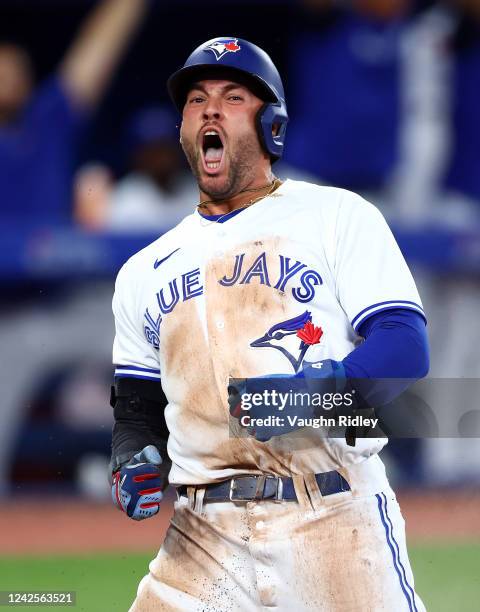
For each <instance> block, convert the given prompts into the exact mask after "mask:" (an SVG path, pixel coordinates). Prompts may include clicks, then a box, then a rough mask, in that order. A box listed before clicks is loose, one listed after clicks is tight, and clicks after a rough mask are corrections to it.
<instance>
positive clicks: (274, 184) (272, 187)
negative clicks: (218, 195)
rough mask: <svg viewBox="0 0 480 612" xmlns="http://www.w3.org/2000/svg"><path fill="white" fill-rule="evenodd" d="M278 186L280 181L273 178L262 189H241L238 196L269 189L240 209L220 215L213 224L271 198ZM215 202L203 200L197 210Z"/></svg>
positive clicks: (280, 183)
mask: <svg viewBox="0 0 480 612" xmlns="http://www.w3.org/2000/svg"><path fill="white" fill-rule="evenodd" d="M280 185H282V181H281V180H280V179H278V178H274V179H273V181H272V182H271V183H270V185H263V186H262V187H255V188H252V189H243V190H242V191H239V192H238V194H240V193H247V192H250V191H251V192H253V191H260V190H262V189H265V188H266V187H270V189H269V190H268V191H267V193H265V194H264V195H261V196H258V197H257V198H253V199H251V200H250V201H249V202H248V203H247V204H244V205H243V206H241V207H240V208H234V209H233V210H230V211H229V212H227V213H225V214H224V215H222V216H221V217H219V218H218V219H215V220H214V221H213V223H219V222H220V221H221V220H222V219H223V218H224V217H226V216H227V215H230V214H231V213H233V212H234V211H237V210H243V209H244V208H249V207H250V206H252V205H253V204H256V203H257V202H259V201H260V200H263V199H264V198H268V197H269V196H271V195H272V194H273V192H274V191H275V190H276V189H278V187H280ZM215 201H216V200H203V201H202V202H200V204H197V209H198V208H201V207H204V206H206V205H207V204H210V203H211V202H215ZM217 202H222V200H217ZM206 220H207V221H208V222H209V224H210V223H212V221H210V220H209V219H206Z"/></svg>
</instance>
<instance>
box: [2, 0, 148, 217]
mask: <svg viewBox="0 0 480 612" xmlns="http://www.w3.org/2000/svg"><path fill="white" fill-rule="evenodd" d="M147 6H148V1H147V0H105V1H104V2H102V3H101V4H100V5H99V6H98V7H97V8H96V9H95V10H94V11H93V13H92V14H91V15H90V17H89V18H88V19H87V22H86V23H85V24H84V26H83V27H82V28H81V30H80V32H79V34H78V36H77V37H76V39H75V40H74V42H73V44H72V46H71V47H70V49H69V50H68V52H67V53H66V55H65V57H64V59H63V61H62V62H61V64H60V67H59V69H58V71H57V72H56V74H55V75H54V76H52V77H51V78H49V79H47V81H46V82H44V83H42V84H41V85H40V86H39V87H37V88H34V86H33V80H34V79H33V71H32V65H31V62H30V59H29V57H28V55H27V53H26V51H25V50H24V49H22V48H20V47H19V46H17V45H15V44H11V43H7V42H3V43H2V42H0V194H1V207H0V215H1V217H2V218H3V219H4V220H10V221H11V220H17V221H19V222H22V223H25V222H31V221H37V222H38V221H39V220H40V219H41V220H43V221H45V220H46V221H66V220H69V218H70V215H71V210H70V209H71V179H72V171H73V164H74V158H75V145H76V143H77V139H78V136H79V133H80V130H81V128H82V127H83V126H84V122H85V119H86V118H87V117H88V115H89V113H91V112H92V110H93V109H94V108H95V106H96V104H97V103H98V101H99V99H100V97H101V95H102V94H103V93H104V91H105V89H106V87H107V85H108V82H109V80H110V77H111V76H112V74H113V71H114V70H115V68H116V66H117V64H118V62H119V60H120V57H121V54H122V52H123V51H124V49H125V47H126V45H127V43H128V41H129V40H130V38H131V36H132V34H133V32H134V31H135V29H136V27H137V25H138V24H139V22H140V20H141V18H142V16H143V14H144V13H145V11H146V8H147Z"/></svg>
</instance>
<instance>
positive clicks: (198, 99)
mask: <svg viewBox="0 0 480 612" xmlns="http://www.w3.org/2000/svg"><path fill="white" fill-rule="evenodd" d="M189 102H190V104H200V103H201V102H203V98H201V97H200V96H195V97H194V98H190V100H189Z"/></svg>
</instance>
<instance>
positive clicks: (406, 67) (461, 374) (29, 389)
mask: <svg viewBox="0 0 480 612" xmlns="http://www.w3.org/2000/svg"><path fill="white" fill-rule="evenodd" d="M85 19H87V21H86V22H85ZM223 34H225V35H231V34H234V35H236V36H239V37H243V38H247V39H250V40H252V41H254V42H257V43H258V44H260V45H261V46H263V47H264V48H265V49H266V50H268V51H269V53H270V54H271V56H272V57H273V59H274V61H275V62H276V63H277V65H278V67H279V69H280V71H281V72H282V74H283V75H284V79H285V84H286V90H287V101H288V105H289V111H290V117H291V123H290V126H289V129H288V132H287V155H286V156H285V160H283V161H282V162H281V164H278V167H276V173H277V174H278V176H280V178H286V177H291V178H302V177H305V178H307V179H308V180H311V179H313V180H315V181H317V182H319V183H321V184H332V185H335V186H340V187H346V188H349V189H352V190H354V191H358V192H360V193H362V194H364V195H365V197H367V198H368V199H370V200H371V201H372V202H374V203H375V204H376V205H377V206H378V207H379V208H380V209H381V210H382V212H383V213H384V214H385V215H386V217H387V219H388V220H389V222H390V224H391V227H392V228H393V230H394V233H395V234H396V236H397V239H398V241H399V244H400V246H401V248H402V250H403V252H404V254H405V256H406V257H407V260H408V261H409V264H410V265H411V267H412V269H413V271H414V274H415V277H416V279H417V282H418V286H419V290H420V294H421V296H422V299H423V301H424V306H425V310H426V312H427V315H428V319H429V325H428V330H429V337H430V342H431V351H432V353H431V372H430V376H431V377H436V378H443V379H461V378H470V379H478V378H479V375H480V352H479V350H478V347H479V346H480V326H479V324H478V312H479V307H480V280H479V279H480V113H479V112H478V97H479V91H480V0H444V1H437V2H434V1H427V0H424V1H419V0H417V1H415V0H351V1H348V0H344V1H343V2H342V1H340V0H338V1H334V0H290V1H289V0H283V1H282V0H275V1H273V0H272V1H268V0H263V1H262V0H255V1H254V0H251V1H248V2H245V1H240V0H222V1H221V2H220V1H214V0H202V1H201V2H198V1H197V2H194V1H193V0H192V1H190V2H189V1H187V0H177V1H176V2H173V1H164V2H162V1H161V0H150V1H147V0H107V2H105V3H102V2H93V1H88V0H1V2H0V283H1V288H2V291H1V294H0V330H1V332H0V337H1V344H0V352H1V358H2V368H1V374H0V376H1V381H2V384H1V393H2V400H1V403H0V504H1V509H0V555H1V557H0V590H11V589H17V590H18V589H21V590H31V589H43V590H54V589H72V590H76V591H77V606H78V607H79V609H82V610H93V611H96V610H126V609H127V608H128V605H129V603H130V602H131V600H132V599H133V596H134V592H135V588H136V585H137V583H138V580H139V579H140V577H141V576H142V575H143V574H144V573H145V571H146V567H147V561H148V559H150V558H152V557H153V555H154V554H155V552H156V550H157V548H158V546H159V544H160V542H161V540H162V536H163V533H164V530H165V528H166V525H167V524H168V518H169V513H170V512H171V499H170V501H168V502H167V503H165V505H164V508H163V509H162V512H161V516H160V517H157V518H156V519H153V520H151V521H146V522H145V523H144V524H136V523H133V522H130V521H127V520H126V519H125V518H124V517H123V516H122V515H121V514H120V513H119V512H118V511H116V510H115V509H114V508H113V507H112V506H111V505H110V502H109V488H108V484H107V481H106V465H107V462H108V459H109V444H110V429H111V425H112V416H111V409H110V407H109V404H108V398H109V386H110V382H111V378H112V367H111V344H112V339H113V320H112V315H111V310H110V308H111V297H112V292H113V282H114V278H115V274H116V272H117V271H118V269H119V268H120V266H121V265H122V263H123V262H124V261H125V260H126V259H127V258H128V257H129V256H130V255H131V254H132V253H134V252H135V251H137V250H138V249H139V248H141V247H142V246H144V245H146V244H148V243H149V242H151V241H152V240H153V239H154V238H155V237H157V236H158V235H159V234H160V233H161V232H163V231H165V230H167V229H168V228H169V227H171V226H172V225H174V224H175V223H176V222H177V221H178V220H179V219H180V218H182V217H183V216H184V215H186V214H188V213H189V212H190V211H191V210H193V208H194V205H195V202H196V191H195V185H194V184H192V181H191V178H190V177H189V174H188V172H187V169H186V167H185V165H184V162H183V158H182V154H181V151H180V150H179V145H178V129H177V127H176V125H177V124H178V119H179V118H178V117H176V116H175V115H174V114H172V110H171V108H170V106H169V103H168V100H167V97H166V90H165V81H166V78H167V76H168V75H169V74H170V73H171V72H172V71H173V70H175V69H176V68H178V67H179V66H180V65H181V63H182V62H183V61H184V59H185V58H186V56H187V55H188V53H189V52H190V51H191V50H192V49H193V47H194V46H196V45H197V44H199V43H200V42H202V41H204V40H206V39H208V38H211V37H214V36H218V35H223ZM451 401H452V402H453V403H458V402H462V405H464V408H465V411H468V410H470V411H472V410H476V409H477V408H478V398H476V397H475V396H473V395H468V394H467V395H465V396H462V397H460V398H458V397H452V398H451ZM382 457H383V459H384V460H385V462H386V463H387V464H388V466H389V470H390V474H391V479H392V482H393V484H394V486H395V487H396V488H397V490H398V491H399V498H400V502H401V504H402V508H403V510H404V515H405V517H406V521H407V534H408V537H409V541H410V546H411V554H412V560H413V565H414V569H415V572H416V579H417V584H418V591H419V593H420V594H421V596H422V597H423V598H424V601H425V602H426V604H427V608H428V609H429V610H435V611H437V610H438V611H450V610H452V609H455V610H458V611H465V612H466V611H473V610H477V609H478V601H480V572H479V567H480V492H479V484H480V467H479V465H480V444H479V440H478V439H476V438H473V439H472V438H470V439H466V438H465V437H464V438H461V437H460V436H458V437H457V438H448V439H436V440H419V439H409V440H396V441H392V442H391V444H389V446H388V447H387V449H386V450H384V451H383V452H382ZM179 571H182V570H181V568H179Z"/></svg>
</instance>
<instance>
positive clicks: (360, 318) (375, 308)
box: [351, 300, 426, 331]
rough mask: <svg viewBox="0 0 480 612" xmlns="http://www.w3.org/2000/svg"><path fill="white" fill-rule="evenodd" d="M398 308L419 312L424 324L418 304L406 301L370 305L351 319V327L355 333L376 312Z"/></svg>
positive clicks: (422, 311)
mask: <svg viewBox="0 0 480 612" xmlns="http://www.w3.org/2000/svg"><path fill="white" fill-rule="evenodd" d="M398 308H402V309H404V310H413V311H415V312H419V313H420V314H421V315H422V316H423V318H424V320H425V322H426V317H425V312H424V310H423V308H422V307H421V306H420V304H416V303H415V302H410V301H408V300H387V301H385V302H378V303H377V304H372V305H371V306H368V307H367V308H364V309H363V310H361V311H360V312H359V313H358V314H357V315H356V316H355V317H353V319H352V322H351V325H352V327H353V329H354V330H355V331H358V329H359V327H360V326H361V325H362V323H363V322H364V321H366V320H367V319H368V318H369V317H371V316H373V315H374V314H376V313H377V312H383V311H385V310H392V309H398Z"/></svg>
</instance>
